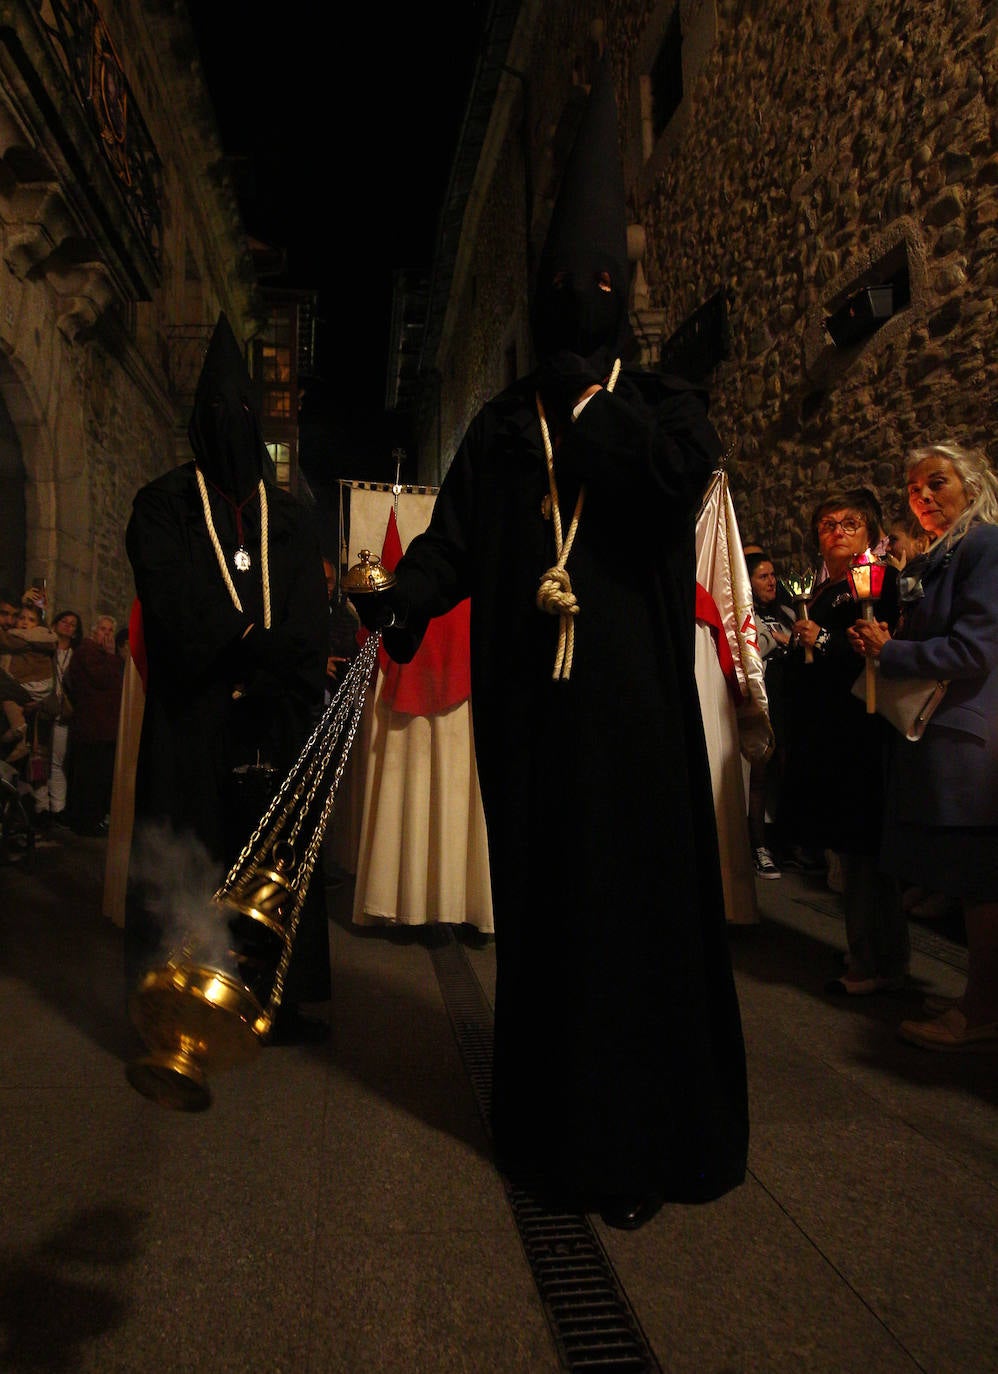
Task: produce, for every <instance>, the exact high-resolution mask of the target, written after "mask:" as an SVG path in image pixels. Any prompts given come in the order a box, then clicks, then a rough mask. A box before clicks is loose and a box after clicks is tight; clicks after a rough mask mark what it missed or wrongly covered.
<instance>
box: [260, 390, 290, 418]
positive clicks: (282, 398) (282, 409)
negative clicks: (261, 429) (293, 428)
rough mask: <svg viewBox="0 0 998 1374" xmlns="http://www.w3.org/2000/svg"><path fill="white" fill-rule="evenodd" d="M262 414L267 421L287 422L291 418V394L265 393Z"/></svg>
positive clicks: (275, 391) (286, 392) (281, 392)
mask: <svg viewBox="0 0 998 1374" xmlns="http://www.w3.org/2000/svg"><path fill="white" fill-rule="evenodd" d="M263 414H264V419H267V420H288V419H290V418H291V392H290V391H278V390H277V389H276V388H275V389H274V390H273V391H265V392H264V393H263Z"/></svg>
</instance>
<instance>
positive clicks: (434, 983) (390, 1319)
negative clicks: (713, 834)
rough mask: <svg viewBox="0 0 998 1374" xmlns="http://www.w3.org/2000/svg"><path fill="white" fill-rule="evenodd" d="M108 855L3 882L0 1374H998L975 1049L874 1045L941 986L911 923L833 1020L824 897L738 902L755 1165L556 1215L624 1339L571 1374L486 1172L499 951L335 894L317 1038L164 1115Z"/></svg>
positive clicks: (938, 941) (278, 1051) (982, 1103)
mask: <svg viewBox="0 0 998 1374" xmlns="http://www.w3.org/2000/svg"><path fill="white" fill-rule="evenodd" d="M104 849H105V842H104V841H101V840H82V839H76V838H69V839H66V840H65V841H64V842H63V843H59V844H53V845H45V846H43V847H41V848H40V849H39V850H38V852H37V853H36V855H35V859H34V865H33V871H32V872H30V873H29V872H25V871H23V870H22V868H21V867H19V866H17V865H15V866H7V867H0V938H2V945H0V948H2V956H0V1008H2V1011H3V1026H4V1035H3V1037H2V1040H0V1123H2V1124H0V1133H2V1159H3V1178H2V1182H0V1217H2V1222H0V1369H3V1370H11V1371H18V1372H19V1371H29V1370H31V1371H34V1370H53V1371H55V1370H58V1371H77V1370H79V1371H95V1374H110V1372H111V1371H116V1372H117V1371H120V1372H121V1374H147V1371H156V1372H157V1374H174V1372H176V1374H181V1371H183V1372H184V1374H186V1371H202V1370H203V1371H205V1372H206V1374H209V1372H210V1374H229V1371H231V1374H245V1372H246V1371H247V1370H251V1369H257V1368H259V1369H261V1370H268V1371H272V1372H273V1371H286V1372H287V1374H340V1371H342V1372H343V1374H382V1371H385V1372H386V1374H387V1372H388V1371H391V1374H547V1371H551V1372H552V1374H553V1372H554V1371H557V1370H560V1369H566V1368H580V1369H581V1368H583V1367H586V1368H590V1367H592V1368H600V1369H619V1370H623V1369H641V1368H644V1369H648V1370H655V1369H659V1370H663V1371H667V1372H668V1374H867V1372H869V1374H989V1371H993V1370H995V1369H998V1301H996V1297H998V1293H996V1256H998V1244H996V1241H998V1111H996V1106H998V1056H996V1055H993V1054H976V1055H967V1056H946V1055H933V1054H931V1053H929V1052H927V1051H923V1050H919V1049H916V1048H915V1047H912V1046H908V1045H905V1044H904V1043H903V1042H901V1041H900V1040H899V1039H898V1038H897V1036H896V1026H897V1023H898V1021H900V1020H901V1019H902V1017H903V1016H905V1015H910V1014H912V1013H913V1012H915V1011H916V1010H917V1009H918V1008H919V1006H920V1002H921V998H922V996H923V995H924V993H926V992H928V991H932V992H938V993H944V994H950V993H956V992H958V991H959V990H960V988H961V986H962V972H961V969H962V966H964V965H965V950H964V949H963V947H962V945H961V943H960V940H959V938H958V932H957V933H955V934H956V936H957V938H953V934H954V933H952V932H951V933H946V932H945V931H944V930H941V929H940V928H939V927H938V926H932V925H930V924H929V923H922V924H920V925H918V926H915V927H914V933H915V944H916V950H915V957H914V965H913V978H912V986H911V988H910V990H908V991H905V992H904V993H901V994H892V995H883V996H877V997H872V998H864V999H855V1001H854V1002H850V1003H849V1004H848V1005H846V1006H843V1005H841V1004H840V1003H839V1002H836V1001H833V1000H831V999H829V998H828V997H826V996H825V995H824V994H823V992H822V985H823V983H824V981H825V979H826V978H827V977H828V976H829V975H830V974H832V973H834V972H836V971H837V970H838V967H839V957H840V953H841V951H842V949H843V948H844V941H843V928H842V920H841V914H840V911H839V904H838V898H837V897H836V896H835V894H833V893H831V892H829V891H828V889H827V887H826V886H825V885H824V883H823V881H821V880H820V879H816V878H809V877H804V876H801V875H791V874H786V875H785V876H784V877H783V878H782V879H780V880H779V881H775V882H760V883H759V884H758V886H759V901H760V906H761V910H762V919H761V922H760V924H759V925H758V926H756V927H742V928H736V929H733V930H732V931H731V944H732V950H733V956H734V960H735V966H736V976H737V981H738V988H739V994H740V998H741V1005H742V1012H743V1019H744V1025H745V1034H746V1041H747V1047H748V1058H749V1087H750V1095H751V1115H752V1139H751V1147H750V1158H749V1164H750V1175H749V1178H748V1180H747V1182H746V1183H745V1185H744V1186H743V1187H741V1188H739V1189H737V1190H736V1191H735V1192H734V1193H732V1194H729V1195H728V1196H727V1197H725V1198H723V1199H721V1200H720V1201H719V1202H717V1203H714V1204H711V1205H709V1206H707V1207H701V1208H694V1207H672V1208H667V1209H665V1210H664V1211H663V1212H661V1213H660V1214H659V1216H658V1217H657V1218H656V1219H655V1220H654V1221H653V1222H652V1223H651V1224H650V1225H649V1226H647V1227H645V1228H644V1229H643V1230H641V1231H638V1232H635V1233H621V1232H613V1231H609V1230H607V1229H606V1228H605V1227H603V1226H602V1223H601V1222H600V1221H599V1219H598V1218H589V1219H580V1224H581V1226H582V1228H583V1229H584V1231H585V1232H586V1235H587V1236H589V1237H591V1238H592V1244H594V1245H595V1247H596V1253H597V1258H600V1259H601V1262H604V1263H605V1266H606V1269H607V1272H608V1273H609V1275H610V1277H611V1279H612V1281H613V1283H614V1285H616V1290H617V1296H618V1299H619V1302H618V1306H619V1307H620V1309H621V1310H622V1311H623V1312H624V1314H625V1316H626V1315H627V1314H628V1313H629V1314H630V1319H631V1321H632V1323H633V1327H634V1331H635V1334H636V1336H637V1337H638V1338H639V1339H638V1342H637V1343H638V1345H639V1346H641V1347H642V1348H643V1349H644V1350H645V1351H646V1354H645V1355H644V1356H642V1357H641V1362H639V1363H626V1362H624V1360H625V1357H624V1356H623V1355H621V1356H620V1357H619V1358H617V1357H614V1356H612V1355H610V1356H607V1360H606V1361H604V1362H603V1363H602V1364H599V1365H584V1364H582V1363H580V1362H576V1363H572V1361H573V1359H574V1358H575V1357H574V1356H573V1354H572V1349H573V1347H572V1345H571V1333H570V1332H569V1331H568V1330H567V1327H566V1324H565V1321H564V1319H563V1317H562V1316H561V1315H560V1314H559V1313H558V1312H556V1311H554V1308H553V1306H552V1302H551V1300H550V1294H551V1288H550V1286H548V1287H547V1288H545V1287H544V1283H542V1282H541V1276H540V1274H539V1270H540V1266H541V1261H540V1260H539V1259H538V1251H537V1248H536V1245H535V1244H534V1241H532V1240H531V1241H530V1246H529V1253H530V1258H529V1259H528V1247H527V1243H526V1242H525V1239H524V1235H525V1233H524V1230H523V1225H522V1224H523V1220H524V1209H523V1208H522V1207H520V1208H518V1206H517V1205H516V1199H515V1198H511V1197H510V1195H509V1194H508V1193H507V1190H506V1189H505V1187H504V1184H503V1180H502V1179H501V1177H500V1176H499V1175H498V1174H497V1173H496V1171H495V1169H494V1167H493V1164H492V1160H491V1154H490V1148H489V1138H488V1133H487V1130H486V1128H485V1125H484V1121H483V1114H482V1110H481V1105H482V1103H481V1092H482V1087H483V1083H484V1084H485V1086H486V1087H487V1078H488V1063H487V1054H485V1053H484V1047H486V1046H487V1043H488V1029H489V1028H488V1024H487V1023H488V1016H489V1004H490V998H491V995H492V989H493V986H494V948H493V946H492V945H491V944H490V945H486V946H485V947H476V946H475V945H474V944H473V943H471V942H468V943H464V942H460V941H456V940H452V939H451V938H450V937H449V933H448V932H441V931H439V930H438V931H434V932H430V933H431V935H435V936H436V938H435V939H432V938H422V937H420V936H419V935H418V934H417V935H415V936H413V935H409V936H406V935H403V936H396V937H390V936H387V935H385V934H382V933H378V932H374V933H372V932H366V931H365V932H361V931H358V930H355V929H353V928H351V927H350V926H349V925H348V923H347V919H346V913H348V911H349V903H350V885H349V883H347V884H344V885H342V886H340V887H339V888H336V889H333V890H330V892H329V897H330V903H331V915H332V921H331V933H332V945H333V987H334V997H333V1002H332V1004H331V1007H330V1008H329V1009H328V1010H329V1014H330V1017H331V1022H332V1028H333V1034H332V1038H331V1040H330V1042H329V1043H328V1044H327V1045H324V1046H323V1047H321V1048H320V1049H314V1048H309V1049H306V1048H293V1047H286V1048H285V1047H281V1048H267V1049H265V1050H263V1052H262V1053H261V1054H260V1056H259V1057H258V1058H257V1059H256V1061H255V1062H254V1063H253V1064H251V1065H248V1066H246V1067H244V1068H240V1069H236V1070H232V1071H230V1072H228V1073H227V1074H226V1073H223V1074H219V1075H217V1078H216V1081H215V1082H214V1083H213V1084H212V1087H213V1093H214V1100H213V1103H212V1105H211V1107H210V1108H209V1109H208V1110H207V1111H205V1112H201V1113H177V1112H171V1111H169V1110H167V1109H165V1108H161V1107H159V1106H157V1105H155V1104H154V1103H152V1102H150V1101H148V1100H147V1099H145V1098H143V1097H142V1096H140V1095H139V1094H138V1093H136V1092H135V1091H134V1089H132V1088H131V1087H130V1086H129V1084H128V1083H127V1081H126V1079H125V1074H124V1065H125V1063H126V1062H127V1060H128V1059H129V1057H130V1056H131V1055H132V1054H133V1053H134V1052H135V1050H136V1048H137V1046H136V1039H135V1036H134V1034H133V1032H132V1031H131V1028H130V1027H129V1025H128V1023H127V1021H126V1018H125V1014H124V1007H123V988H122V981H121V969H122V948H121V943H122V942H121V932H120V931H119V930H118V929H117V928H116V927H115V926H114V925H112V924H111V923H110V922H109V921H108V920H106V919H105V918H104V917H103V916H101V914H100V905H101V900H100V899H101V883H102V876H103V860H104ZM462 998H463V1003H462ZM459 1004H461V1005H459ZM462 1005H464V1006H466V1008H467V1009H466V1010H462V1009H461V1007H462ZM476 1008H477V1010H476ZM476 1045H477V1047H478V1048H477V1054H476ZM534 1221H535V1223H537V1224H539V1225H540V1228H541V1230H543V1229H544V1219H543V1217H542V1218H540V1220H539V1222H538V1219H536V1218H535V1219H534ZM535 1230H536V1227H535ZM532 1234H534V1233H532ZM583 1239H584V1240H585V1237H583ZM576 1243H577V1238H576V1239H572V1238H570V1239H564V1238H561V1233H560V1232H559V1234H558V1236H556V1237H555V1238H554V1239H553V1240H551V1241H550V1242H549V1243H548V1244H547V1258H548V1260H551V1259H559V1258H564V1253H562V1252H567V1251H569V1250H570V1249H571V1248H572V1246H574V1245H575V1244H576ZM583 1306H584V1304H583ZM580 1315H581V1320H582V1324H583V1325H584V1326H586V1328H587V1330H588V1331H589V1332H590V1337H589V1338H587V1339H589V1340H590V1346H591V1344H592V1341H593V1340H595V1339H597V1338H598V1330H599V1314H598V1313H595V1312H593V1311H591V1310H584V1311H582V1312H581V1314H580ZM593 1332H596V1333H597V1336H593V1334H592V1333H593ZM579 1358H581V1357H579ZM628 1358H630V1357H628ZM615 1361H616V1362H615Z"/></svg>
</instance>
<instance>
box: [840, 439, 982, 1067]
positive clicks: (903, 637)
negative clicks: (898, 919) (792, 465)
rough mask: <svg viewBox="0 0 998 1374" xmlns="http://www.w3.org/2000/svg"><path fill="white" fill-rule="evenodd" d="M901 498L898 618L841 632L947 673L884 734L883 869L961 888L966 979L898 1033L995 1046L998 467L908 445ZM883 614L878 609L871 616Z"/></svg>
mask: <svg viewBox="0 0 998 1374" xmlns="http://www.w3.org/2000/svg"><path fill="white" fill-rule="evenodd" d="M906 486H907V496H908V504H909V506H910V507H911V510H912V511H913V513H914V515H915V516H916V518H917V520H918V522H919V524H920V525H921V527H922V529H923V530H924V531H925V532H926V534H927V535H928V537H929V540H930V543H929V547H928V549H927V550H926V552H925V553H923V554H921V555H919V556H918V557H917V558H914V559H912V560H911V561H910V562H909V563H908V564H907V566H906V567H905V570H904V576H903V578H902V595H903V597H904V603H903V605H904V616H903V623H902V624H901V625H900V626H899V627H898V628H897V632H896V635H895V637H893V638H892V637H891V634H890V633H889V627H888V626H887V625H882V624H877V620H873V621H859V622H857V624H856V626H855V627H854V630H853V633H852V634H851V636H850V638H851V639H852V641H853V644H854V647H855V648H856V649H857V650H858V652H860V653H863V654H866V655H869V656H870V657H872V658H874V659H876V660H877V662H878V665H879V667H878V672H879V675H880V676H882V677H884V678H903V677H923V678H925V677H928V678H943V679H945V680H947V681H948V682H949V686H948V688H947V690H946V695H945V696H944V697H943V700H942V703H941V705H940V706H939V708H938V710H937V711H936V713H935V715H934V716H933V717H932V720H931V721H930V723H929V725H928V728H927V729H926V731H925V735H924V736H923V738H922V739H921V740H919V741H918V742H917V743H910V742H909V741H908V740H906V739H904V738H903V737H902V736H901V735H899V734H898V735H896V736H892V741H891V743H892V753H891V774H890V781H891V786H890V793H889V796H888V812H887V823H886V827H885V835H884V853H883V859H884V864H885V867H889V868H890V869H891V870H892V871H893V872H895V873H897V874H899V875H900V876H901V877H903V878H904V879H905V880H906V881H908V882H911V883H917V884H918V885H919V886H923V887H926V888H929V889H930V890H932V891H938V892H941V893H944V894H945V895H947V896H950V897H953V898H956V899H958V900H959V901H960V903H961V905H962V907H963V917H964V924H965V926H966V930H967V985H966V988H965V989H964V992H963V995H962V996H961V997H959V998H958V999H957V1000H956V1001H955V1002H954V1004H953V1005H947V1004H946V1002H945V999H939V998H933V999H927V1007H926V1009H927V1010H928V1011H934V1012H936V1013H938V1014H937V1015H936V1016H935V1017H934V1018H933V1019H931V1020H924V1019H923V1020H910V1021H902V1023H901V1026H900V1033H901V1037H902V1038H903V1039H904V1040H908V1041H910V1042H911V1043H913V1044H915V1045H921V1046H923V1047H924V1048H925V1049H931V1050H981V1049H985V1050H995V1049H998V725H996V722H998V476H996V474H995V472H994V470H993V468H992V466H991V464H990V463H989V462H988V459H987V457H986V456H985V454H984V452H983V451H982V450H980V449H969V448H964V447H962V446H961V445H958V444H953V443H941V444H930V445H928V446H927V447H925V448H918V449H915V450H914V451H913V452H912V453H911V454H910V455H909V462H908V474H907V482H906ZM877 619H879V617H878V618H877Z"/></svg>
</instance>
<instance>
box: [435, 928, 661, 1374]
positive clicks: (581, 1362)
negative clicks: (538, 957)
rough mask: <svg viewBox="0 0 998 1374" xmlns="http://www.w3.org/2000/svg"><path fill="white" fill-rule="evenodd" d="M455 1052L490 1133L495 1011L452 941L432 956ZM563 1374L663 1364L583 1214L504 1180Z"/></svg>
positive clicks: (646, 1372)
mask: <svg viewBox="0 0 998 1374" xmlns="http://www.w3.org/2000/svg"><path fill="white" fill-rule="evenodd" d="M430 954H431V957H432V959H433V967H434V970H435V972H436V975H437V982H438V983H439V985H440V991H441V993H442V994H443V999H444V1004H445V1006H446V1007H447V1014H448V1016H449V1017H450V1022H451V1026H452V1028H453V1031H454V1036H455V1038H456V1040H457V1044H458V1049H459V1050H460V1052H461V1057H462V1059H463V1060H464V1066H465V1069H466V1071H467V1073H468V1077H469V1079H470V1080H471V1086H472V1090H473V1091H474V1094H475V1099H476V1101H477V1103H478V1110H479V1112H480V1114H481V1117H482V1121H483V1122H484V1125H485V1129H486V1131H487V1132H488V1131H489V1129H490V1127H489V1121H490V1116H491V1105H492V1009H491V1007H490V1006H489V1004H488V1000H487V999H486V997H485V994H484V992H483V991H482V987H481V984H480V983H479V981H478V979H477V978H476V977H475V974H474V971H473V970H472V968H471V966H470V965H469V963H468V960H467V956H466V955H465V953H464V950H463V949H462V948H461V947H460V945H459V944H458V943H457V941H456V940H455V939H454V936H453V935H452V934H451V936H450V939H449V940H448V941H446V942H445V943H442V944H439V945H436V946H434V947H433V948H432V949H431V950H430ZM503 1183H504V1185H505V1188H506V1196H507V1198H508V1199H509V1205H510V1208H511V1210H512V1213H513V1218H514V1220H515V1222H516V1229H517V1231H518V1232H519V1234H520V1241H521V1243H522V1245H523V1249H524V1253H525V1254H526V1256H527V1262H528V1263H529V1265H530V1269H531V1272H532V1273H533V1276H534V1282H535V1283H536V1285H537V1291H538V1293H539V1295H540V1299H541V1303H542V1305H543V1307H544V1311H545V1314H546V1316H547V1319H548V1325H549V1326H550V1328H551V1334H552V1336H553V1338H554V1342H555V1345H556V1347H557V1349H558V1354H559V1357H560V1360H561V1363H562V1366H563V1368H565V1369H567V1370H593V1371H605V1374H611V1372H612V1374H660V1372H661V1366H660V1365H659V1363H658V1361H657V1360H656V1359H655V1356H654V1355H653V1354H652V1351H651V1348H650V1346H649V1345H648V1342H647V1340H646V1339H645V1336H644V1333H643V1332H642V1330H641V1325H640V1323H639V1322H638V1320H637V1317H636V1316H635V1315H634V1312H633V1311H632V1309H631V1305H630V1303H629V1302H628V1300H627V1296H626V1294H625V1293H624V1291H623V1289H622V1288H621V1286H620V1284H619V1282H618V1281H617V1276H616V1274H615V1273H614V1271H613V1266H612V1265H611V1264H610V1261H609V1259H608V1258H607V1255H606V1252H605V1250H604V1249H603V1246H602V1245H601V1244H600V1240H599V1237H598V1236H597V1235H596V1232H595V1231H594V1230H593V1228H592V1227H591V1226H590V1224H589V1222H588V1221H587V1220H586V1218H585V1217H584V1216H579V1215H577V1214H576V1213H573V1212H566V1213H560V1212H557V1213H556V1212H549V1211H546V1210H545V1209H544V1208H542V1207H541V1206H539V1205H538V1203H537V1201H536V1199H534V1198H533V1197H532V1196H531V1195H530V1194H529V1193H525V1192H524V1191H523V1190H522V1189H520V1188H515V1187H513V1185H512V1184H511V1183H509V1182H508V1180H506V1179H504V1180H503Z"/></svg>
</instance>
